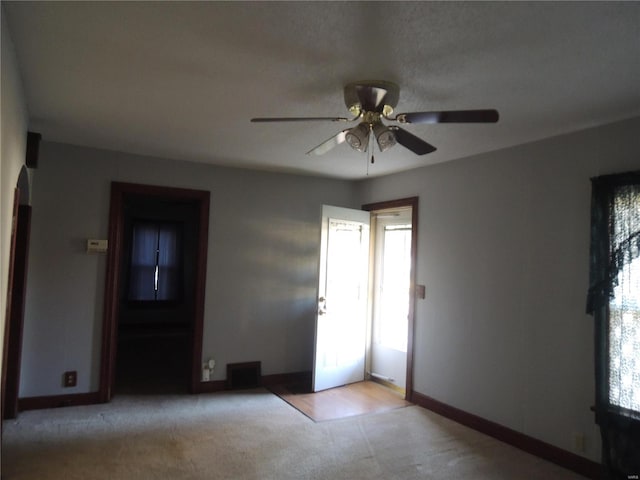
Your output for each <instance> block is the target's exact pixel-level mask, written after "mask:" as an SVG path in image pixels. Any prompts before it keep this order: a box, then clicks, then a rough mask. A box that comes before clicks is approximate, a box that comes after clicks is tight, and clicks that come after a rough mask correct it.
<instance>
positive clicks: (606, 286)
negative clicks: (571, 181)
mask: <svg viewBox="0 0 640 480" xmlns="http://www.w3.org/2000/svg"><path fill="white" fill-rule="evenodd" d="M590 261H591V269H590V286H589V297H588V305H587V311H588V313H591V314H593V316H594V319H595V347H596V352H595V354H596V358H595V367H596V422H597V423H598V424H599V425H600V430H601V434H602V446H603V447H602V448H603V464H604V465H605V468H606V469H607V472H608V473H609V475H611V476H612V477H613V478H618V477H620V478H627V477H626V475H629V474H637V473H638V472H640V457H638V455H637V451H639V450H640V172H633V173H627V174H620V175H607V176H602V177H598V178H594V179H592V206H591V258H590Z"/></svg>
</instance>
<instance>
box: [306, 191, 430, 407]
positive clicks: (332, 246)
mask: <svg viewBox="0 0 640 480" xmlns="http://www.w3.org/2000/svg"><path fill="white" fill-rule="evenodd" d="M417 207H418V199H417V197H414V198H408V199H401V200H395V201H391V202H382V203H376V204H369V205H365V206H363V210H351V209H344V208H338V207H331V206H326V205H325V206H323V209H322V211H323V214H322V228H321V234H322V237H321V248H320V268H319V275H318V284H319V285H318V311H317V316H316V341H315V352H314V367H313V378H312V386H311V391H314V392H317V391H321V390H326V389H330V388H334V387H339V386H342V385H347V384H351V383H356V382H360V381H363V380H366V379H369V380H375V381H378V382H379V383H383V384H385V385H386V386H389V387H392V388H393V389H394V390H396V391H398V392H400V393H401V394H402V396H403V397H404V398H405V399H407V400H409V401H410V400H411V395H412V389H413V381H412V380H413V361H412V360H413V358H412V357H413V348H412V347H413V325H414V311H415V306H414V302H415V298H414V291H415V288H414V286H415V281H414V275H415V273H414V272H415V263H416V253H415V252H416V246H417V235H416V231H417ZM374 224H375V227H374ZM375 230H378V234H377V235H374V237H375V238H376V239H375V240H374V242H373V243H371V242H370V240H369V238H370V236H369V233H370V232H371V231H375ZM374 233H375V232H374ZM376 244H377V246H376V247H374V248H370V245H376ZM376 251H377V252H378V253H377V254H372V252H376ZM363 253H364V261H362V260H361V259H362V258H363V256H362V254H363ZM367 256H368V258H369V261H367ZM336 265H337V267H336ZM332 271H333V272H334V274H331V272H332ZM345 272H346V273H345ZM367 279H368V280H367ZM372 285H375V288H371V286H372ZM363 305H364V308H363ZM367 305H368V309H367ZM367 310H368V311H369V313H367ZM367 319H369V322H368V323H369V328H367ZM372 342H373V343H372Z"/></svg>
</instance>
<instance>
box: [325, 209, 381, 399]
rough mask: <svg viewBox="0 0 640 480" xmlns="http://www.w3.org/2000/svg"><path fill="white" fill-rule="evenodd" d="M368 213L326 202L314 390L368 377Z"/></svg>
mask: <svg viewBox="0 0 640 480" xmlns="http://www.w3.org/2000/svg"><path fill="white" fill-rule="evenodd" d="M368 263H369V212H363V211H361V210H351V209H346V208H339V207H332V206H328V205H323V207H322V229H321V241H320V269H319V281H318V314H317V316H316V342H315V360H314V365H313V391H314V392H317V391H319V390H326V389H328V388H333V387H338V386H341V385H346V384H348V383H354V382H359V381H362V380H364V371H365V349H366V340H367V294H368V289H367V282H368V268H369V265H368Z"/></svg>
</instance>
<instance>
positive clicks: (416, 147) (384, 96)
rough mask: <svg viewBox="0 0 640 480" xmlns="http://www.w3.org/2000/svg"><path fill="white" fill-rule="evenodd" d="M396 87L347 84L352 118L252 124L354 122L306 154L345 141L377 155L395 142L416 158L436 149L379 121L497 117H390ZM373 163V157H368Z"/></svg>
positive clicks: (482, 113)
mask: <svg viewBox="0 0 640 480" xmlns="http://www.w3.org/2000/svg"><path fill="white" fill-rule="evenodd" d="M399 96H400V87H398V85H396V84H395V83H392V82H386V81H378V80H375V81H371V80H366V81H360V82H353V83H349V84H347V85H346V86H345V87H344V103H345V104H346V106H347V108H348V109H349V112H350V113H351V114H352V115H353V117H352V118H345V117H262V118H252V119H251V121H252V122H314V121H331V122H358V124H357V125H356V126H354V127H351V128H347V129H345V130H342V131H340V132H338V133H337V134H336V135H334V136H333V137H331V138H329V139H328V140H325V141H324V142H322V143H321V144H320V145H318V146H317V147H314V148H312V149H311V150H309V151H308V152H307V155H309V154H314V155H323V154H324V153H327V152H328V151H329V150H331V149H332V148H334V147H336V146H337V145H340V144H341V143H343V142H345V141H346V142H347V143H348V144H349V145H350V146H351V148H353V149H355V150H358V151H360V152H366V151H367V148H368V146H369V144H370V143H371V145H372V150H371V151H373V142H374V140H375V142H377V144H378V147H379V148H380V151H381V152H384V151H386V150H388V149H389V148H391V147H393V146H394V145H395V144H396V143H399V144H400V145H402V146H403V147H405V148H408V149H409V150H411V151H412V152H413V153H415V154H417V155H425V154H427V153H431V152H434V151H435V150H436V147H434V146H433V145H430V144H429V143H427V142H425V141H424V140H422V139H421V138H419V137H416V136H415V135H413V134H412V133H410V132H408V131H407V130H405V129H403V128H401V127H399V126H398V125H385V124H384V123H383V122H382V120H385V121H390V122H397V123H399V124H401V125H402V124H407V123H416V124H424V123H495V122H497V121H498V118H499V115H498V112H497V110H493V109H489V110H448V111H441V112H411V113H400V114H397V115H396V116H395V117H391V114H392V113H393V109H394V108H395V106H396V105H397V103H398V98H399ZM372 161H373V158H372Z"/></svg>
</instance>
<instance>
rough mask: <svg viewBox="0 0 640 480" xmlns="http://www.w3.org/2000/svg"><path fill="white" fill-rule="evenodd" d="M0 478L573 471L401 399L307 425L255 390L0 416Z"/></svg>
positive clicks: (353, 478) (391, 476)
mask: <svg viewBox="0 0 640 480" xmlns="http://www.w3.org/2000/svg"><path fill="white" fill-rule="evenodd" d="M2 478H3V480H27V479H28V480H50V479H61V480H76V479H77V480H102V479H105V480H106V479H109V480H165V479H166V480H187V479H188V480H205V479H213V480H215V479H228V480H241V479H251V480H253V479H255V480H265V479H274V480H286V479H318V480H321V479H322V480H324V479H326V480H341V479H344V480H358V479H362V480H365V479H366V480H409V479H452V480H453V479H455V480H460V479H474V480H481V479H505V480H507V479H508V480H513V479H523V480H525V479H526V480H535V479H540V480H550V479H578V478H582V477H579V476H577V475H575V474H572V473H571V472H568V471H566V470H563V469H561V468H559V467H557V466H555V465H553V464H550V463H547V462H545V461H543V460H540V459H538V458H536V457H533V456H531V455H528V454H526V453H524V452H521V451H519V450H516V449H514V448H511V447H509V446H507V445H505V444H503V443H500V442H498V441H496V440H494V439H492V438H489V437H486V436H484V435H482V434H480V433H477V432H475V431H473V430H469V429H467V428H466V427H463V426H461V425H458V424H456V423H454V422H451V421H449V420H447V419H445V418H442V417H439V416H438V415H436V414H433V413H431V412H429V411H427V410H425V409H423V408H420V407H416V406H409V407H406V408H399V409H396V410H391V411H387V412H383V413H377V414H371V415H363V416H358V417H351V418H347V419H344V420H335V421H329V422H323V423H314V422H313V421H311V420H310V419H308V418H307V417H305V416H304V415H302V414H301V413H300V412H298V411H297V410H296V409H294V408H293V407H291V406H290V405H288V404H287V403H286V402H284V401H283V400H281V399H280V398H278V397H277V396H275V395H273V394H272V393H270V392H267V391H266V390H262V389H258V390H250V391H243V392H224V393H216V394H206V395H194V396H188V395H183V396H157V397H152V396H139V397H135V396H118V397H116V398H115V399H114V400H113V401H112V402H111V403H110V404H105V405H92V406H86V407H69V408H61V409H55V410H41V411H31V412H24V413H22V414H20V416H19V417H18V419H17V420H12V421H5V422H4V444H3V448H2Z"/></svg>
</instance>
